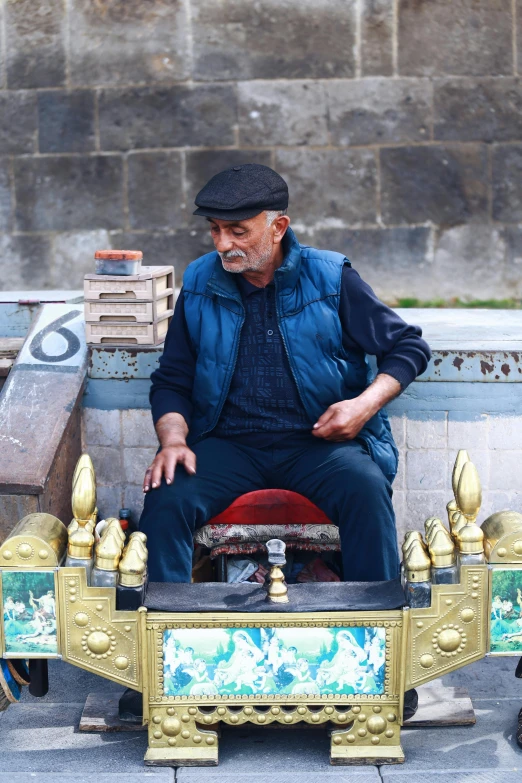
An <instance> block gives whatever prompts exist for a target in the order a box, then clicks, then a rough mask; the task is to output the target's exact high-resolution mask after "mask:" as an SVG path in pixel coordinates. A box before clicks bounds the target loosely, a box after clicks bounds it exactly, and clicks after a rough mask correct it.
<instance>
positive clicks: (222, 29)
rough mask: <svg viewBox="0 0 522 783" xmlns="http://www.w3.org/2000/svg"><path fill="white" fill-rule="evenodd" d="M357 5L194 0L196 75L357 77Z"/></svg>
mask: <svg viewBox="0 0 522 783" xmlns="http://www.w3.org/2000/svg"><path fill="white" fill-rule="evenodd" d="M355 6H356V3H355V1H354V0H322V2H321V3H317V2H316V0H285V2H278V0H262V2H259V3H245V2H244V0H193V2H192V29H193V39H194V77H195V78H196V79H198V80H207V81H213V80H221V79H240V80H248V79H317V78H329V77H343V76H353V75H354V73H355V62H354V48H355V27H356V22H355Z"/></svg>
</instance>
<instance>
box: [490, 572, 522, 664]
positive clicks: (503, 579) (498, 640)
mask: <svg viewBox="0 0 522 783" xmlns="http://www.w3.org/2000/svg"><path fill="white" fill-rule="evenodd" d="M491 587H492V589H491V626H490V640H491V652H492V653H495V652H496V653H510V652H512V653H522V589H521V588H522V569H516V568H505V569H504V568H496V569H495V570H494V571H493V574H492V584H491Z"/></svg>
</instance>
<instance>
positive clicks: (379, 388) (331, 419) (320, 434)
mask: <svg viewBox="0 0 522 783" xmlns="http://www.w3.org/2000/svg"><path fill="white" fill-rule="evenodd" d="M400 392H401V385H400V383H399V382H398V381H397V380H395V378H393V377H392V376H391V375H388V374H387V373H379V375H378V376H377V377H376V378H375V380H374V381H373V383H371V384H370V386H368V388H367V389H366V390H365V391H363V393H362V394H360V395H359V396H358V397H355V399H353V400H342V401H341V402H336V403H334V404H333V405H330V407H329V408H327V409H326V410H325V412H324V413H323V415H322V416H320V417H319V418H318V419H317V421H316V423H315V424H314V426H313V429H312V435H315V437H316V438H324V439H325V440H335V441H342V440H353V439H354V438H355V437H357V435H358V434H359V432H360V431H361V430H362V428H363V427H364V425H365V424H366V422H367V421H369V420H370V419H371V417H372V416H374V415H375V414H376V413H377V411H379V410H380V409H381V408H382V407H383V406H384V405H386V404H387V403H388V402H390V400H393V398H394V397H397V395H398V394H400Z"/></svg>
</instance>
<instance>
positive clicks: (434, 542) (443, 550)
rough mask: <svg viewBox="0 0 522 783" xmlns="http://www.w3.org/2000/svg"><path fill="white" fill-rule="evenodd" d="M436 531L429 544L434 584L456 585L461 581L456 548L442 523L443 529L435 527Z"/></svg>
mask: <svg viewBox="0 0 522 783" xmlns="http://www.w3.org/2000/svg"><path fill="white" fill-rule="evenodd" d="M434 530H435V532H434V534H433V536H432V537H431V540H430V544H429V553H430V558H431V566H432V567H431V581H432V584H434V585H455V584H457V583H458V581H459V569H458V566H457V560H456V557H455V546H454V544H453V541H452V540H451V537H450V534H449V533H448V531H447V530H446V529H445V528H444V527H442V523H441V527H438V526H435V528H434Z"/></svg>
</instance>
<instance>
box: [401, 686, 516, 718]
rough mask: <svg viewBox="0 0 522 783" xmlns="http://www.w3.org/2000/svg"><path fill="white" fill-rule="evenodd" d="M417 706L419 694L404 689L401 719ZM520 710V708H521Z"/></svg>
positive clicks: (413, 713)
mask: <svg viewBox="0 0 522 783" xmlns="http://www.w3.org/2000/svg"><path fill="white" fill-rule="evenodd" d="M418 706H419V694H418V693H417V691H416V690H415V688H412V689H411V690H410V691H406V693H405V694H404V712H403V721H407V720H410V718H413V716H414V715H415V713H416V712H417V709H418ZM521 712H522V710H521Z"/></svg>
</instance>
